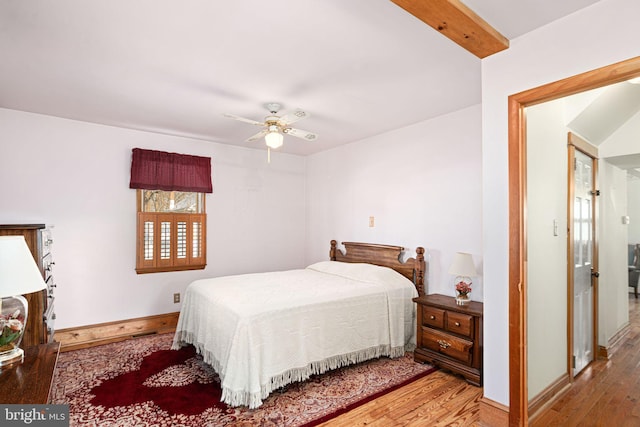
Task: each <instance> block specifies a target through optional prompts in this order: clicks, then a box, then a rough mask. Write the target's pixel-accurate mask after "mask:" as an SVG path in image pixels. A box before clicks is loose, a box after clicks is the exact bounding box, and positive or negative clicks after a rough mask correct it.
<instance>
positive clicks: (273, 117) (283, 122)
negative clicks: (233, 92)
mask: <svg viewBox="0 0 640 427" xmlns="http://www.w3.org/2000/svg"><path fill="white" fill-rule="evenodd" d="M264 106H265V107H266V108H267V110H269V113H270V115H268V116H267V117H265V118H264V121H262V122H259V121H257V120H252V119H245V118H244V117H239V116H236V115H234V114H223V116H225V117H227V118H229V119H234V120H238V121H241V122H244V123H249V124H251V125H255V126H261V127H262V128H263V129H262V130H261V131H260V132H258V133H257V134H255V135H253V136H251V137H249V138H247V140H246V141H247V142H253V141H257V140H258V139H260V138H262V137H264V141H265V143H266V144H267V147H268V148H274V149H275V148H278V147H281V146H282V143H283V139H284V135H285V134H286V135H291V136H295V137H296V138H302V139H305V140H307V141H315V140H316V139H318V135H317V134H315V133H313V132H309V131H306V130H300V129H295V128H292V127H290V126H289V125H290V124H292V123H295V122H297V121H298V120H301V119H304V118H307V117H309V116H310V115H309V113H307V112H306V111H302V110H300V109H298V110H295V111H294V112H292V113H289V114H285V115H284V116H278V115H277V114H278V111H280V108H281V105H280V104H278V103H275V102H270V103H268V104H265V105H264Z"/></svg>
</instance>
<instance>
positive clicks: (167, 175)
mask: <svg viewBox="0 0 640 427" xmlns="http://www.w3.org/2000/svg"><path fill="white" fill-rule="evenodd" d="M129 188H135V189H136V194H137V198H136V199H137V212H138V222H137V236H136V272H137V273H138V274H140V273H155V272H160V271H176V270H198V269H203V268H205V266H206V264H207V250H206V248H207V244H206V235H207V234H206V223H207V217H206V209H205V193H211V192H212V191H213V189H212V184H211V158H209V157H199V156H191V155H186V154H176V153H167V152H164V151H153V150H143V149H140V148H134V149H133V152H132V160H131V181H130V182H129Z"/></svg>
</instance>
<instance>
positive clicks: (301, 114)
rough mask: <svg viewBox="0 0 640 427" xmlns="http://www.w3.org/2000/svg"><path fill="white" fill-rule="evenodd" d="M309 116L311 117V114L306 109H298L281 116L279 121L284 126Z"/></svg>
mask: <svg viewBox="0 0 640 427" xmlns="http://www.w3.org/2000/svg"><path fill="white" fill-rule="evenodd" d="M307 117H310V114H309V113H307V112H306V111H302V110H296V111H294V112H292V113H289V114H285V115H284V116H282V117H280V120H278V122H279V123H280V124H281V125H283V126H284V125H289V124H291V123H295V122H297V121H298V120H302V119H306V118H307Z"/></svg>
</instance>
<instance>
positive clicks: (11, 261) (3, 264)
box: [0, 236, 46, 367]
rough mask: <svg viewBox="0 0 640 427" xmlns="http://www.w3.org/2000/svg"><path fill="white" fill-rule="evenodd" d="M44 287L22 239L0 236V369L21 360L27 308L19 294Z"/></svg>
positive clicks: (25, 301)
mask: <svg viewBox="0 0 640 427" xmlns="http://www.w3.org/2000/svg"><path fill="white" fill-rule="evenodd" d="M45 287H46V284H45V283H44V280H43V278H42V274H41V273H40V270H39V269H38V266H37V265H36V262H35V260H34V259H33V256H32V255H31V251H30V250H29V247H28V246H27V242H26V241H25V240H24V236H0V367H2V366H5V365H9V364H11V363H16V362H18V363H20V362H22V361H23V360H24V351H23V350H22V349H21V348H20V347H19V346H20V342H21V341H22V336H23V335H24V331H25V328H26V326H27V315H28V305H27V300H26V299H25V298H24V297H23V296H22V295H23V294H29V293H32V292H37V291H41V290H43V289H44V288H45Z"/></svg>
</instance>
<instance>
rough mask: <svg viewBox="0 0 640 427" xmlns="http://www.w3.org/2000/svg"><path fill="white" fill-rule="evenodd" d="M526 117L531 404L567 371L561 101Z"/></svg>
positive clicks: (564, 149) (564, 163) (564, 131)
mask: <svg viewBox="0 0 640 427" xmlns="http://www.w3.org/2000/svg"><path fill="white" fill-rule="evenodd" d="M526 116H527V207H526V209H527V224H526V233H527V253H528V264H527V284H528V285H527V298H528V306H527V308H528V310H527V319H528V322H527V326H528V330H527V340H528V341H527V343H528V346H527V358H528V377H527V378H528V383H527V386H528V391H529V399H530V400H531V399H532V398H534V397H535V396H536V395H537V394H539V393H540V392H541V391H542V390H544V389H545V388H546V387H547V386H549V385H550V384H552V383H553V382H554V381H556V380H557V379H558V378H560V377H561V376H562V375H563V374H566V372H567V232H566V230H567V156H568V152H567V128H566V120H565V109H564V102H562V100H558V101H554V102H547V103H544V104H539V105H536V106H533V107H529V108H527V110H526ZM554 221H556V222H557V233H554Z"/></svg>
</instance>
